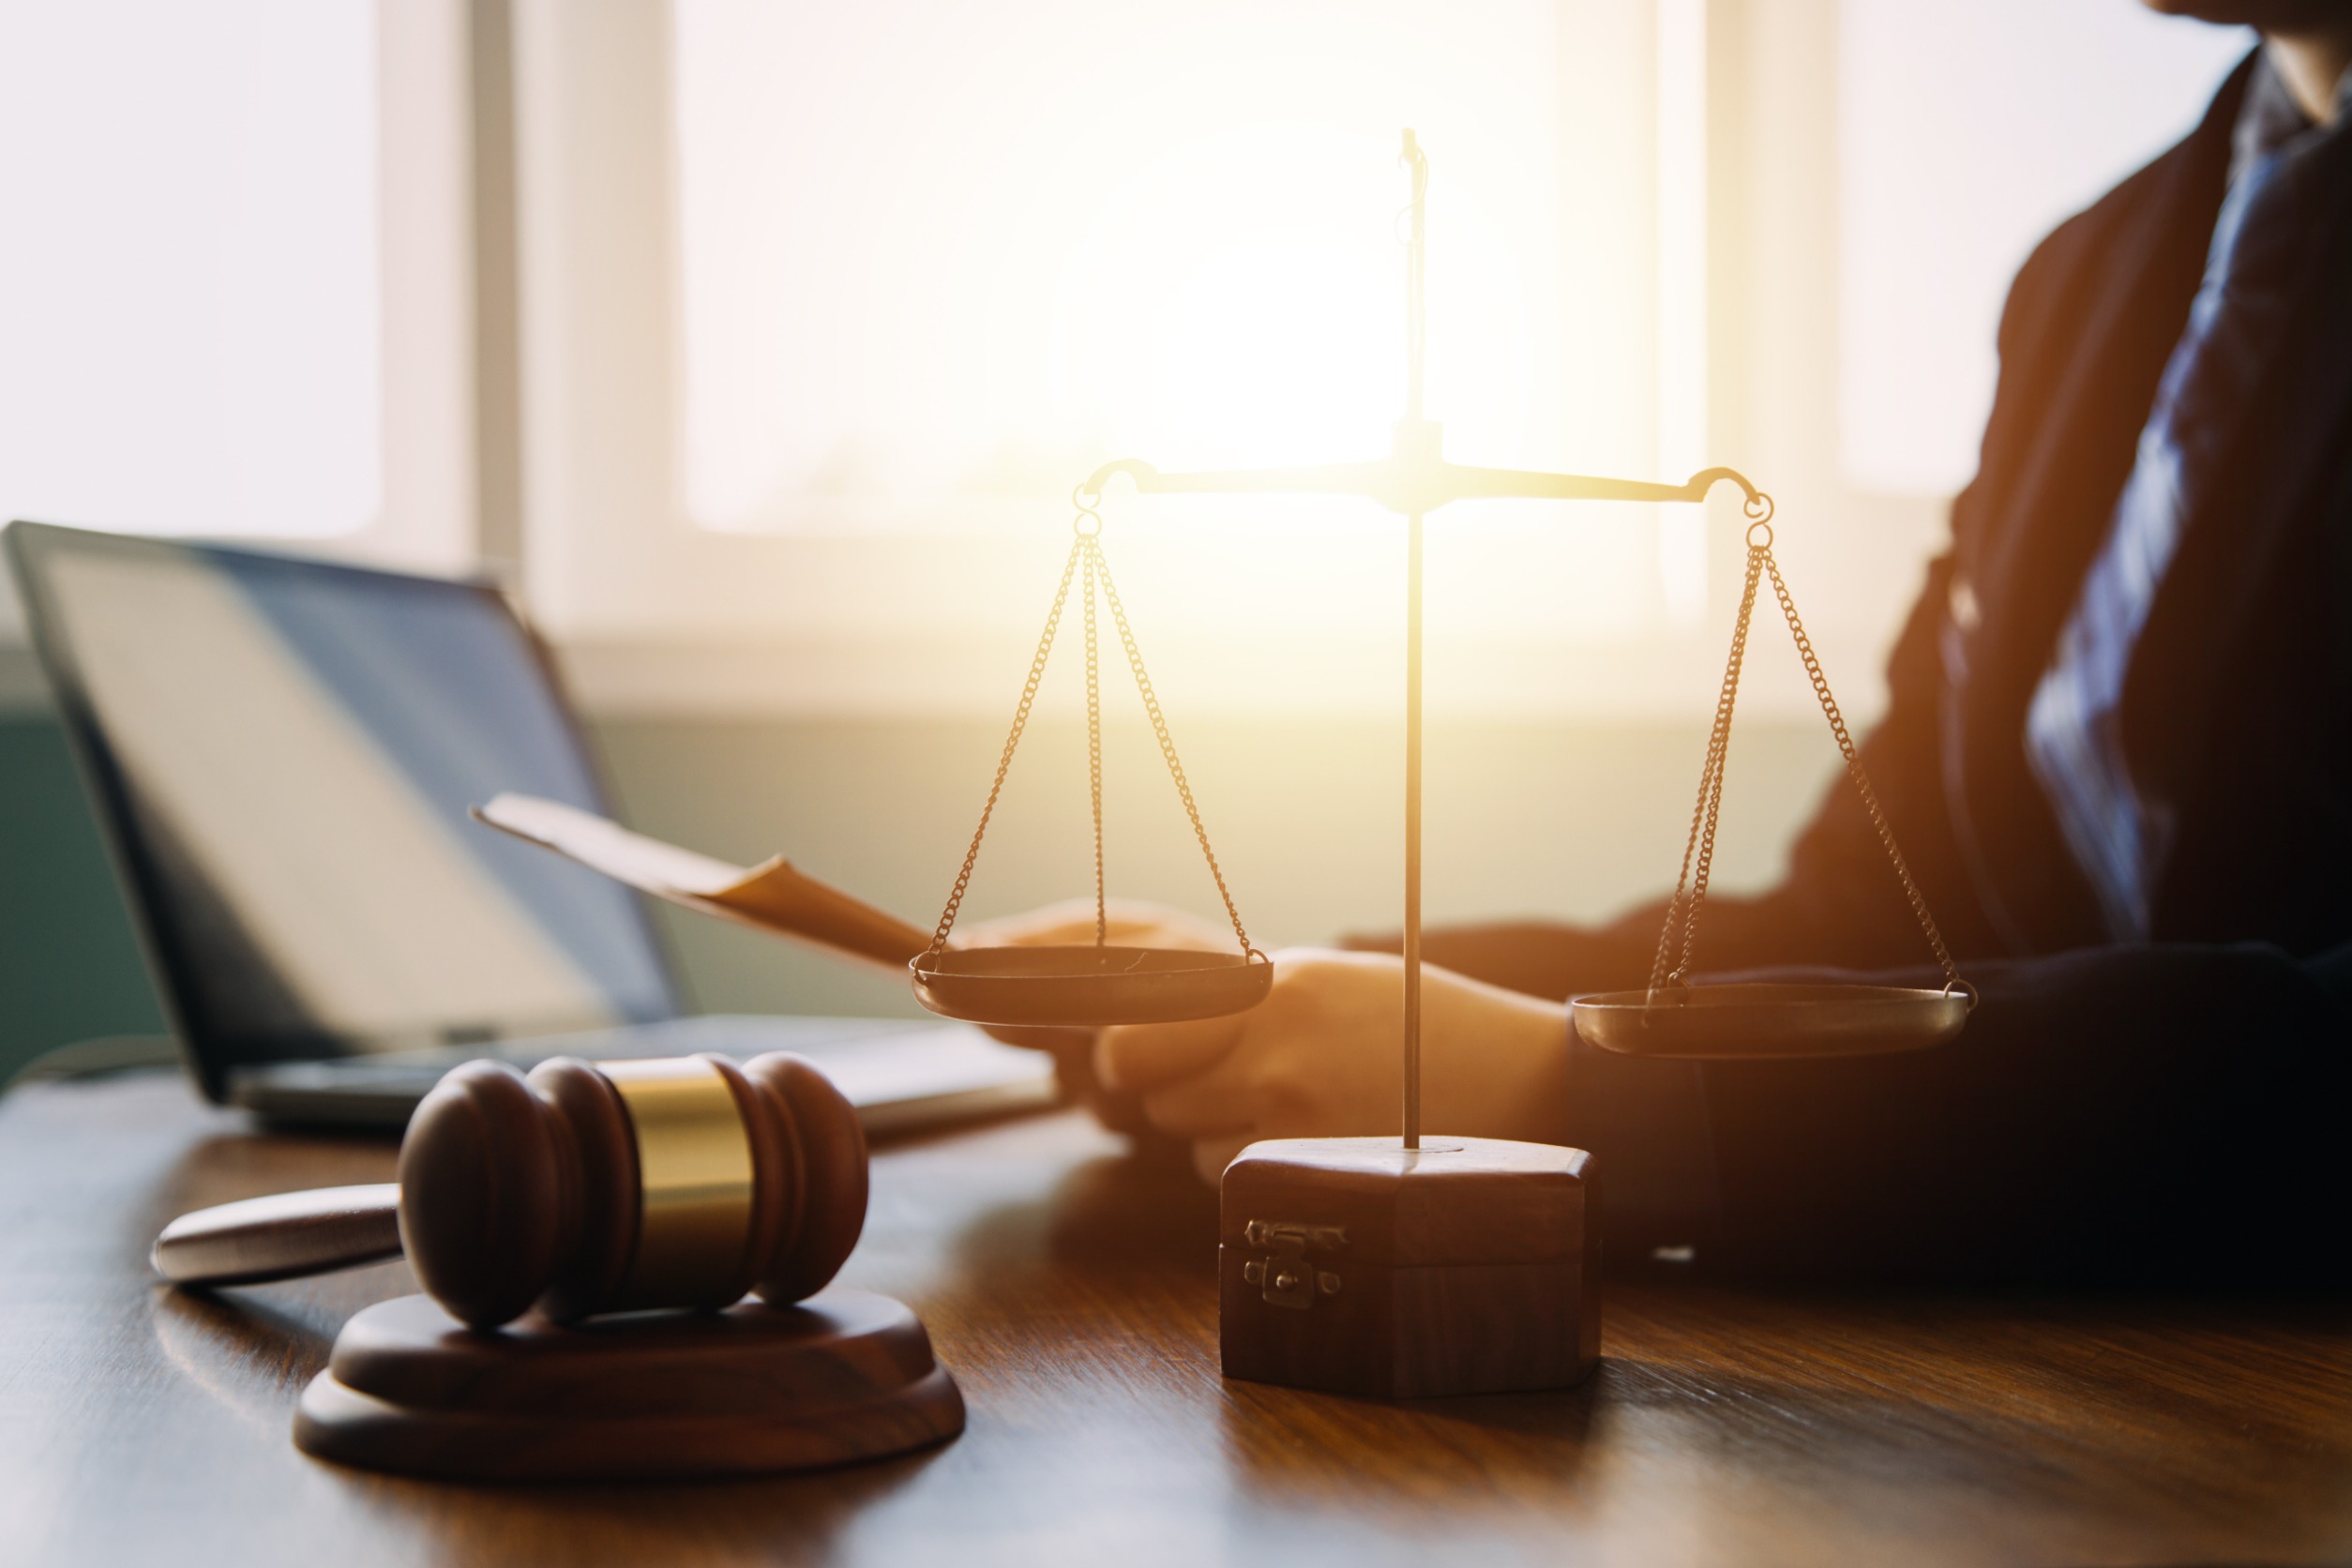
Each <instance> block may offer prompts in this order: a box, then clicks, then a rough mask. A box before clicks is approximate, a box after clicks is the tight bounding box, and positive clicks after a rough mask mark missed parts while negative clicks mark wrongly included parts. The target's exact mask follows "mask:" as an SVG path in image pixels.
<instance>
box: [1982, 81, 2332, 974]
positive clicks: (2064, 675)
mask: <svg viewBox="0 0 2352 1568" xmlns="http://www.w3.org/2000/svg"><path fill="white" fill-rule="evenodd" d="M2342 124H2343V121H2342V120H2341V119H2339V121H2338V127H2340V126H2341V125H2342ZM2334 129H2335V128H2327V129H2320V128H2307V129H2305V130H2304V131H2303V132H2302V133H2301V134H2299V135H2294V136H2291V137H2288V138H2287V139H2285V140H2284V142H2282V143H2279V144H2276V145H2272V146H2270V147H2269V148H2267V149H2262V150H2259V151H2257V152H2256V153H2255V154H2254V156H2253V157H2252V158H2250V159H2247V160H2245V161H2244V162H2243V164H2242V166H2241V167H2240V169H2239V173H2238V175H2237V178H2236V179H2235V181H2234V182H2233V183H2232V185H2231V187H2230V189H2229V194H2228V196H2227V197H2226V199H2225V200H2224V202H2223V204H2222V210H2221V216H2220V217H2219V219H2217V220H2216V221H2215V223H2214V226H2213V240H2212V245H2211V247H2210V249H2209V250H2208V252H2207V259H2206V268H2205V278H2204V281H2203V282H2202V283H2201V284H2200V285H2199V286H2198V289H2197V293H2196V297H2195V300H2194V302H2193V303H2192V304H2191V305H2190V307H2189V323H2188V325H2187V327H2186V329H2185V330H2183V332H2182V333H2181V335H2180V340H2179V343H2178V344H2177V345H2176V346H2175V347H2174V349H2173V352H2172V357H2171V358H2170V359H2169V360H2168V361H2167V362H2166V363H2165V366H2164V379H2163V380H2162V381H2161V382H2159V383H2158V384H2157V391H2156V401H2155V404H2154V406H2153V407H2152V408H2151V409H2150V410H2149V412H2148V423H2147V425H2146V426H2145V427H2144V428H2143V429H2142V430H2141V431H2140V440H2139V454H2138V459H2137V460H2136V462H2135V463H2134V464H2133V469H2132V475H2131V477H2130V478H2129V479H2128V480H2126V481H2125V483H2124V487H2123V493H2122V495H2121V496H2120V497H2119V498H2118V501H2117V503H2116V508H2115V514H2114V518H2113V520H2112V522H2111V523H2110V525H2109V531H2108V535H2107V541H2106V543H2105V545H2104V546H2103V548H2102V549H2101V550H2100V552H2099V555H2098V557H2097V559H2095V560H2094V561H2093V562H2092V564H2091V567H2090V571H2089V574H2088V576H2087V577H2086V578H2085V579H2084V580H2083V589H2082V596H2081V597H2080V598H2079V599H2077V600H2076V602H2075V606H2074V611H2073V614H2072V616H2070V617H2069V619H2068V621H2067V623H2066V626H2065V629H2064V630H2063V631H2062V632H2061V633H2060V634H2059V637H2058V652H2057V655H2056V656H2055V657H2054V658H2053V659H2052V661H2051V663H2050V667H2049V669H2048V671H2046V672H2044V674H2043V677H2042V683H2041V685H2040V686H2038V687H2036V688H2035V691H2034V694H2033V701H2032V702H2031V704H2030V705H2029V706H2028V709H2027V714H2026V753H2027V757H2028V760H2029V761H2030V762H2031V763H2032V765H2033V771H2034V774H2035V776H2036V777H2037V778H2039V779H2040V781H2041V784H2042V788H2043V792H2044V793H2045V794H2046V795H2047V796H2048V797H2049V800H2050V804H2051V806H2052V807H2053V808H2054V810H2055V811H2056V813H2057V816H2058V826H2059V828H2060V829H2061V830H2062V831H2063V832H2064V834H2065V836H2066V841H2067V844H2068V847H2069V848H2071V849H2072V850H2073V852H2074V858H2075V860H2076V861H2077V862H2078V863H2079V864H2080V865H2081V867H2082V868H2083V870H2084V872H2085V873H2086V874H2087V875H2088V877H2089V879H2090V881H2091V883H2092V885H2093V886H2094V887H2095V888H2096V889H2097V890H2098V894H2099V899H2100V904H2101V907H2102V908H2103V911H2104V912H2105V914H2106V919H2107V925H2108V928H2109V930H2110V932H2111V933H2112V934H2113V935H2114V936H2115V937H2116V938H2118V940H2122V941H2145V940H2147V939H2148V934H2149V894H2150V889H2151V884H2152V882H2153V881H2154V878H2155V875H2156V873H2157V872H2158V870H2159V869H2160V868H2161V867H2162V865H2163V860H2164V852H2165V850H2166V849H2167V847H2168V839H2169V837H2170V835H2169V831H2168V829H2169V823H2168V822H2167V820H2166V817H2165V813H2164V810H2163V809H2162V807H2158V806H2151V804H2150V803H2148V802H2147V801H2145V800H2143V799H2142V798H2141V796H2140V795H2139V793H2138V792H2137V791H2135V790H2134V788H2133V781H2132V778H2131V776H2130V773H2129V771H2128V769H2127V767H2126V766H2125V762H2124V754H2123V747H2122V736H2121V734H2120V732H2119V729H2118V716H2119V709H2120V707H2121V701H2122V695H2123V683H2124V676H2125V672H2126V671H2127V670H2128V669H2129V667H2130V664H2131V659H2132V650H2133V645H2134V644H2135V643H2136V642H2137V641H2138V639H2139V634H2140V629H2141V627H2142V626H2145V625H2146V624H2147V621H2148V608H2149V606H2150V605H2151V604H2152V603H2153V602H2154V600H2155V596H2156V589H2157V585H2158V584H2159V583H2160V582H2162V581H2163V580H2164V571H2165V568H2166V567H2167V566H2168V565H2170V564H2171V562H2172V557H2173V553H2174V551H2175V550H2176V549H2177V548H2178V547H2179V542H2180V536H2181V531H2182V529H2183V528H2184V527H2186V526H2187V525H2188V523H2189V521H2190V520H2191V519H2193V518H2194V517H2196V516H2197V515H2198V514H2199V512H2200V510H2201V509H2202V508H2203V506H2204V505H2205V504H2206V503H2207V502H2208V501H2209V499H2210V497H2211V494H2212V486H2213V482H2214V479H2215V477H2216V469H2217V466H2218V460H2219V459H2220V457H2221V455H2222V452H2223V449H2224V445H2225V444H2226V443H2227V442H2228V440H2229V438H2230V436H2231V435H2232V434H2233V433H2234V432H2235V430H2236V429H2237V427H2238V424H2239V411H2240V410H2241V409H2242V408H2243V407H2244V406H2245V404H2246V402H2247V400H2248V398H2249V396H2250V395H2251V394H2252V392H2253V391H2254V387H2255V385H2256V384H2257V382H2258V381H2259V379H2260V377H2261V374H2262V370H2263V368H2264V366H2265V364H2266V363H2267V362H2268V361H2269V358H2270V356H2271V354H2273V353H2274V351H2275V350H2276V349H2277V347H2278V345H2279V342H2280V340H2281V339H2282V336H2283V335H2284V332H2285V330H2286V329H2287V327H2288V325H2289V322H2288V317H2289V315H2290V312H2291V309H2292V307H2293V303H2294V301H2293V296H2292V292H2291V291H2292V289H2293V285H2294V283H2295V280H2296V273H2297V270H2298V267H2297V264H2298V263H2299V260H2300V259H2301V256H2302V253H2303V246H2302V243H2301V242H2302V240H2303V239H2304V237H2305V235H2306V234H2308V233H2309V232H2310V231H2311V229H2312V227H2313V223H2312V218H2313V204H2314V196H2315V195H2316V194H2319V192H2318V190H2317V186H2318V184H2319V182H2317V181H2315V180H2314V178H2313V177H2312V174H2313V166H2314V158H2312V157H2311V154H2312V153H2313V152H2314V149H2315V148H2316V146H2317V145H2318V144H2320V143H2322V142H2324V141H2325V140H2327V139H2328V138H2329V136H2331V135H2332V133H2333V130H2334ZM2318 161H2323V162H2324V161H2326V160H2318Z"/></svg>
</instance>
